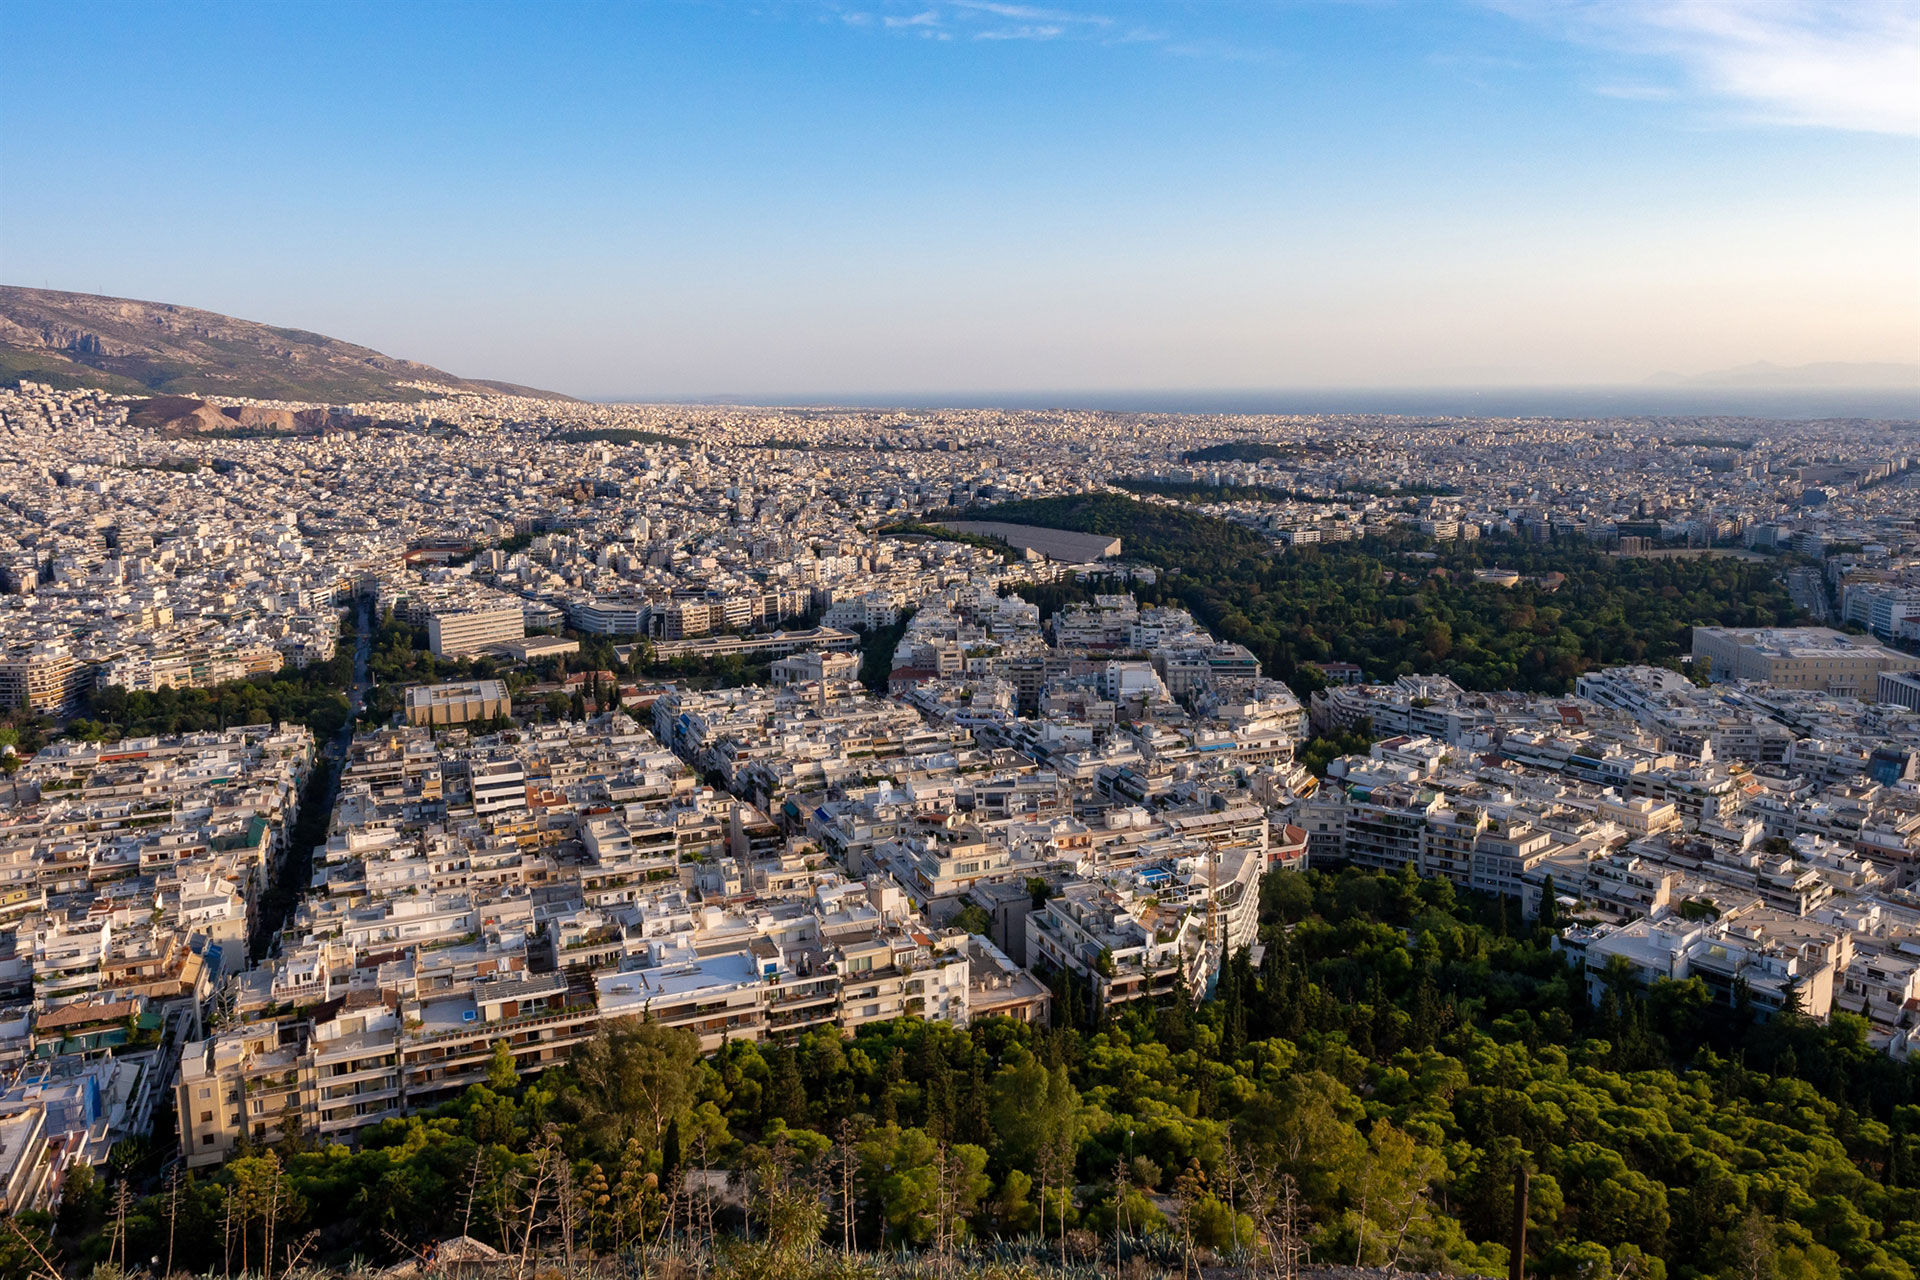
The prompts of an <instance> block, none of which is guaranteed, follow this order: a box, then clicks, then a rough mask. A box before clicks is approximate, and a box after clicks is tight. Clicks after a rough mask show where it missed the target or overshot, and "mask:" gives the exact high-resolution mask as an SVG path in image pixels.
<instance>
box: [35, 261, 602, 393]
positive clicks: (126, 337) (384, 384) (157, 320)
mask: <svg viewBox="0 0 1920 1280" xmlns="http://www.w3.org/2000/svg"><path fill="white" fill-rule="evenodd" d="M0 357H5V359H4V360H3V361H0V372H11V375H12V377H13V378H16V379H17V378H21V377H25V378H34V377H36V376H41V377H44V378H47V379H49V380H53V381H56V382H66V383H68V384H70V385H92V386H101V387H104V388H106V389H108V390H115V391H126V390H130V389H132V388H133V387H136V386H137V387H143V388H146V389H148V390H149V391H153V392H161V393H166V394H171V395H177V396H195V395H200V396H204V395H224V396H231V397H236V398H247V399H259V400H295V401H301V400H304V401H310V402H315V403H320V404H342V403H349V402H353V401H363V400H419V399H426V398H429V397H431V396H434V395H436V394H443V393H446V392H473V393H482V392H492V393H500V392H506V393H509V394H519V395H529V396H536V397H540V398H545V399H565V398H566V397H564V396H556V395H554V394H553V393H551V392H545V391H534V390H531V389H529V388H526V387H516V386H513V385H512V384H511V383H499V382H483V381H477V380H474V379H470V378H460V377H456V376H454V375H453V374H450V373H446V372H444V371H442V370H440V369H435V368H433V367H432V366H431V365H424V364H419V363H416V362H414V361H412V360H399V359H396V358H394V357H392V356H388V355H383V354H382V353H380V352H378V351H375V350H372V349H371V348H369V347H361V346H355V345H354V344H352V343H350V342H341V341H339V340H338V339H335V338H329V337H326V336H324V335H322V334H317V333H308V332H306V331H305V330H301V329H282V328H276V327H274V326H271V325H264V324H256V323H254V322H253V321H251V320H237V319H235V318H233V317H232V316H223V315H220V314H218V313H216V312H212V311H199V310H196V309H194V308H192V307H176V306H172V305H170V304H168V303H163V302H138V301H135V300H133V299H130V298H105V297H99V296H96V295H94V294H87V293H62V292H60V291H58V290H53V289H23V288H18V287H15V286H7V285H0ZM90 375H91V380H89V378H90Z"/></svg>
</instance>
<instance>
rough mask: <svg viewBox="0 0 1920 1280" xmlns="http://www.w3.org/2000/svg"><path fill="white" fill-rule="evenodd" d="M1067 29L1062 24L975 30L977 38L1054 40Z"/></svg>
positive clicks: (975, 37) (974, 36)
mask: <svg viewBox="0 0 1920 1280" xmlns="http://www.w3.org/2000/svg"><path fill="white" fill-rule="evenodd" d="M1065 31H1066V28H1065V27H1062V26H1057V25H1056V26H1032V25H1025V26H1018V27H993V28H990V29H988V30H986V31H976V32H974V35H973V38H974V39H975V40H1052V39H1055V38H1056V37H1058V36H1060V35H1061V34H1063V33H1064V32H1065Z"/></svg>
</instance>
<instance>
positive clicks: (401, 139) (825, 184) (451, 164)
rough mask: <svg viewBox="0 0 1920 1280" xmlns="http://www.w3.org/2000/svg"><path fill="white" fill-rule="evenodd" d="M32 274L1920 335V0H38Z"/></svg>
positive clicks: (1619, 337)
mask: <svg viewBox="0 0 1920 1280" xmlns="http://www.w3.org/2000/svg"><path fill="white" fill-rule="evenodd" d="M6 13H7V24H8V32H9V36H8V43H9V45H10V48H11V55H10V57H9V66H8V71H7V73H6V75H4V76H0V279H4V280H5V281H7V282H9V283H18V284H29V285H42V284H45V285H50V286H52V287H54V288H66V289H76V290H83V291H88V292H104V293H111V294H121V295H127V296H132V297H142V298H152V299H159V300H164V301H170V302H179V303H184V304H188V305H194V306H202V307H207V308H210V309H213V310H217V311H223V312H228V313H231V314H235V315H240V316H244V317H247V318H249V319H258V320H264V321H268V322H271V323H276V324H285V325H292V326H298V327H302V328H308V329H314V330H318V331H320V332H324V333H329V334H332V335H334V336H337V337H342V338H346V339H349V340H352V341H357V342H363V343H366V344H367V345H370V346H374V347H378V348H380V349H382V350H385V351H389V352H392V353H394V354H397V355H404V356H408V357H412V358H415V359H420V360H425V361H428V362H430V363H433V364H437V365H440V366H442V367H445V368H448V369H450V370H452V371H454V372H457V373H462V374H468V375H472V376H483V377H496V378H507V379H512V380H516V381H522V382H528V383H532V384H536V385H541V386H549V387H554V388H557V389H561V390H566V391H571V392H574V393H577V394H582V395H591V396H652V397H663V398H664V397H680V396H702V395H723V394H733V395H771V394H786V393H792V394H813V395H819V394H830V393H832V392H862V393H868V394H872V393H885V392H889V391H900V392H918V393H925V392H936V391H942V390H952V391H986V390H1036V389H1037V390H1045V389H1056V388H1058V389H1083V388H1084V389H1093V388H1100V389H1126V388H1189V387H1190V388H1222V387H1231V388H1251V387H1302V386H1422V385H1464V384H1476V383H1484V384H1527V383H1541V384H1551V383H1607V382H1618V381H1625V382H1635V381H1638V380H1640V379H1642V378H1644V377H1646V376H1647V375H1649V374H1653V373H1656V372H1658V371H1661V370H1676V371H1679V372H1683V373H1696V372H1701V371H1705V370H1711V369H1717V368H1722V367H1726V366H1731V365H1738V364H1743V363H1746V362H1749V361H1757V360H1768V361H1773V362H1776V363H1782V364H1798V363H1804V362H1816V361H1901V360H1914V359H1916V358H1920V2H1916V0H1901V2H1900V3H1892V4H1875V3H1873V2H1872V0H1855V2H1853V3H1847V4H1798V3H1793V2H1792V0H1773V2H1770V3H1768V2H1762V3H1746V4H1726V3H1713V2H1709V0H1697V2H1693V3H1687V2H1683V0H1676V2H1674V3H1655V2H1653V0H1644V2H1643V0H1607V2H1606V3H1589V2H1588V0H1537V2H1536V0H1503V2H1501V3H1449V2H1447V0H1409V2H1406V3H1395V2H1393V0H1347V2H1343V3H1305V2H1300V3H1292V2H1287V0H1273V2H1271V3H1250V2H1249V3H1236V2H1234V0H1211V2H1209V3H1193V4H1179V3H1155V4H1126V3H1099V2H1097V0H1090V2H1089V3H1087V4H1084V5H1082V4H1078V3H1075V4H1058V5H1054V4H1047V5H1024V4H1001V3H979V2H972V0H968V2H964V3H963V2H962V0H925V2H917V3H894V2H892V0H871V2H864V3H862V2H856V0H847V2H845V3H840V2H837V0H836V2H833V3H817V2H814V0H763V2H761V3H698V2H695V0H658V2H656V3H649V4H634V5H611V4H607V5H601V4H595V5H567V4H557V3H549V4H539V5H509V4H486V3H469V4H459V5H434V4H398V5H388V4H379V5H376V4H371V3H349V4H335V5H324V6H322V5H295V4H267V5H261V4H247V5H184V4H153V5H138V4H131V3H116V4H104V5H103V4H74V3H61V4H49V5H38V4H33V3H29V2H27V0H12V2H11V3H9V5H8V6H7V10H6Z"/></svg>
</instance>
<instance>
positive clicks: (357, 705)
mask: <svg viewBox="0 0 1920 1280" xmlns="http://www.w3.org/2000/svg"><path fill="white" fill-rule="evenodd" d="M354 607H355V608H356V609H358V610H359V615H360V627H359V630H360V636H359V639H358V640H356V641H355V642H354V646H353V687H352V688H351V689H349V690H347V708H348V714H347V721H346V723H345V724H343V725H341V726H340V732H338V733H336V734H334V735H333V737H332V738H331V739H329V740H328V742H327V744H326V745H325V746H324V747H322V748H321V749H320V755H321V758H322V759H323V760H325V761H326V762H327V763H328V764H329V765H331V766H332V770H331V774H330V776H329V777H328V779H327V790H326V794H325V795H324V796H322V797H321V798H320V800H319V801H317V803H319V804H321V805H324V806H325V808H326V810H327V811H328V812H329V813H331V812H332V811H333V804H334V801H335V800H337V799H338V798H339V796H340V774H341V771H342V769H343V767H344V766H345V764H346V760H347V748H348V747H349V746H351V745H352V744H353V726H354V720H355V717H357V716H358V715H359V714H360V710H361V708H363V707H364V706H366V702H367V690H368V689H369V688H370V687H372V681H371V680H370V679H369V678H368V674H367V661H368V659H369V658H371V657H372V655H373V616H372V614H373V611H372V609H371V608H369V607H368V602H367V601H366V600H364V599H362V600H359V601H357V602H356V603H355V605H354ZM296 858H297V852H296V851H295V850H292V849H289V850H287V852H286V855H285V857H284V858H282V860H281V864H280V869H279V872H278V874H280V875H287V874H290V873H291V870H292V867H293V866H294V865H295V864H296ZM296 888H297V889H298V890H299V891H300V892H302V893H304V892H305V891H306V886H305V885H299V886H296ZM289 910H291V909H289ZM289 918H291V916H289ZM285 924H286V921H284V920H282V921H279V922H277V923H276V924H275V925H274V926H273V934H272V937H271V939H270V940H269V941H268V942H267V944H266V948H265V952H264V954H273V953H275V952H277V951H278V950H279V947H280V930H281V928H283V927H284V926H285ZM261 927H262V928H264V927H265V925H264V924H263V925H262V926H261ZM255 943H256V948H258V945H259V937H258V935H257V934H256V937H255ZM255 954H263V953H262V952H261V951H259V950H258V949H256V952H255Z"/></svg>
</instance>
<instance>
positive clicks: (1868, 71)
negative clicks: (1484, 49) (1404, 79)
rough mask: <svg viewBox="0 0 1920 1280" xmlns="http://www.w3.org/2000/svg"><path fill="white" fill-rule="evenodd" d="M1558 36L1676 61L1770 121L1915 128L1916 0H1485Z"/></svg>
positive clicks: (1918, 69) (1710, 89) (1699, 81)
mask: <svg viewBox="0 0 1920 1280" xmlns="http://www.w3.org/2000/svg"><path fill="white" fill-rule="evenodd" d="M1487 2H1488V3H1489V4H1490V5H1491V6H1492V7H1494V8H1496V9H1498V10H1500V11H1501V12H1503V13H1506V14H1508V15H1510V16H1512V17H1515V18H1518V19H1521V20H1523V21H1527V22H1531V23H1533V24H1535V25H1538V26H1542V27H1544V28H1546V29H1547V30H1550V31H1553V32H1554V33H1555V34H1557V35H1559V36H1561V37H1562V38H1564V39H1568V40H1573V41H1577V42H1580V43H1583V44H1587V45H1591V46H1594V47H1597V48H1604V49H1608V50H1611V51H1614V52H1617V53H1623V54H1628V55H1635V56H1644V57H1655V58H1662V59H1667V60H1670V61H1672V62H1674V63H1676V64H1677V65H1678V66H1679V68H1680V70H1681V72H1682V75H1683V78H1684V79H1685V80H1686V81H1687V82H1688V84H1689V86H1690V87H1692V88H1693V89H1695V90H1697V91H1699V92H1701V93H1704V94H1707V95H1709V96H1711V97H1714V98H1717V99H1720V100H1722V101H1725V102H1729V103H1734V104H1738V106H1739V108H1740V111H1741V114H1742V115H1744V116H1745V117H1747V118H1749V119H1752V120H1757V121H1763V122H1767V123H1773V124H1788V125H1802V126H1809V127H1815V128H1828V129H1846V130H1852V131H1855V132H1864V133H1889V134H1904V135H1908V136H1920V4H1915V3H1913V0H1487Z"/></svg>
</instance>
